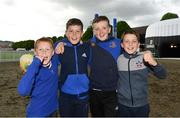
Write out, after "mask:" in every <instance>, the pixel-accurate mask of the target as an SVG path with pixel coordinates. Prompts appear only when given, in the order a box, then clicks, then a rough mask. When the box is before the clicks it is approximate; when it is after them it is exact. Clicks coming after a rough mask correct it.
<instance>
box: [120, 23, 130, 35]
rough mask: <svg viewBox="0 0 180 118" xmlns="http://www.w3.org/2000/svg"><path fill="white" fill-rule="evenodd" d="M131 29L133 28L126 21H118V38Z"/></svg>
mask: <svg viewBox="0 0 180 118" xmlns="http://www.w3.org/2000/svg"><path fill="white" fill-rule="evenodd" d="M130 29H131V27H130V26H129V25H128V24H127V23H126V22H125V21H118V22H117V38H121V35H122V33H123V32H124V31H126V30H130Z"/></svg>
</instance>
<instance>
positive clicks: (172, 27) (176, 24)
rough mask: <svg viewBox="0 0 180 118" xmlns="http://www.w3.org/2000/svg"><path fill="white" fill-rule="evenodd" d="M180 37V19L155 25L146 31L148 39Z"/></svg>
mask: <svg viewBox="0 0 180 118" xmlns="http://www.w3.org/2000/svg"><path fill="white" fill-rule="evenodd" d="M178 35H180V19H179V18H175V19H169V20H163V21H159V22H156V23H153V24H151V25H149V26H148V28H147V29H146V36H145V37H146V38H148V37H161V36H178Z"/></svg>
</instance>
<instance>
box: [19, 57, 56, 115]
mask: <svg viewBox="0 0 180 118" xmlns="http://www.w3.org/2000/svg"><path fill="white" fill-rule="evenodd" d="M51 63H52V65H51V67H49V68H48V67H43V66H42V63H41V61H40V59H38V58H37V57H34V58H33V62H32V63H31V65H30V66H29V67H28V69H27V72H26V73H25V75H24V76H23V77H22V79H21V80H20V82H19V85H18V92H19V94H20V95H21V96H30V102H29V104H28V106H27V111H26V112H27V113H26V115H27V116H28V117H44V116H48V115H50V114H51V113H52V112H54V111H56V110H57V109H58V61H57V58H55V56H53V57H52V59H51Z"/></svg>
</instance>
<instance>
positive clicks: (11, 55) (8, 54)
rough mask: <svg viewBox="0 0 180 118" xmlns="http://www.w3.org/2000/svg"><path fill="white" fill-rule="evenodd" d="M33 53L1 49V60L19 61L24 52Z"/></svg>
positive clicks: (25, 52)
mask: <svg viewBox="0 0 180 118" xmlns="http://www.w3.org/2000/svg"><path fill="white" fill-rule="evenodd" d="M28 53H31V54H33V51H0V62H16V61H19V59H20V57H21V56H22V55H23V54H28Z"/></svg>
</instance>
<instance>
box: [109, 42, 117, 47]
mask: <svg viewBox="0 0 180 118" xmlns="http://www.w3.org/2000/svg"><path fill="white" fill-rule="evenodd" d="M116 46H117V45H116V43H115V42H114V41H112V42H110V44H109V47H110V48H115V47H116Z"/></svg>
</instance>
